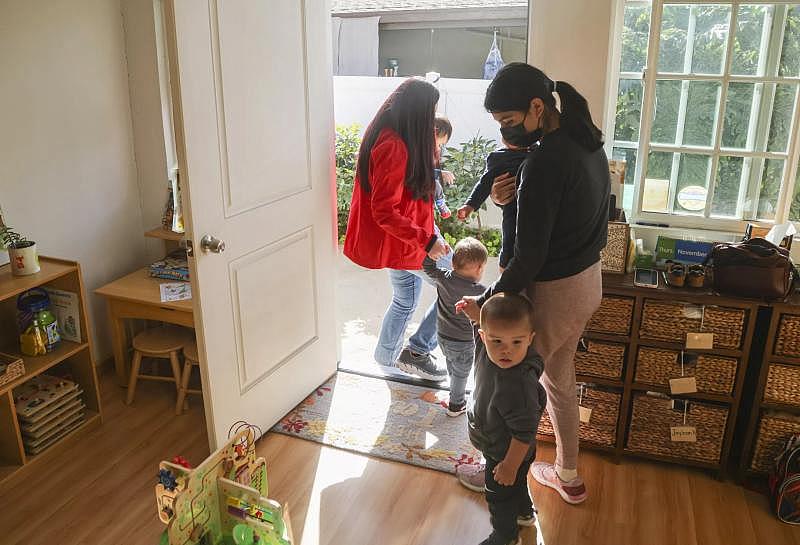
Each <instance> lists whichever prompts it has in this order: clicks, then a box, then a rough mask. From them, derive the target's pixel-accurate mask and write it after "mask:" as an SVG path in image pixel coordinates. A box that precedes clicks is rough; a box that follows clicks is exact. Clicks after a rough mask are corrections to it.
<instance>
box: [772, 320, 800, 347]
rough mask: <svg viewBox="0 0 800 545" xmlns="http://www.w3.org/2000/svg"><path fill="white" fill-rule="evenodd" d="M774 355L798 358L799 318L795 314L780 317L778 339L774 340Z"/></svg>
mask: <svg viewBox="0 0 800 545" xmlns="http://www.w3.org/2000/svg"><path fill="white" fill-rule="evenodd" d="M775 354H777V355H778V356H789V357H794V358H796V357H800V316H798V315H796V314H783V315H781V322H780V325H779V326H778V338H777V339H776V340H775Z"/></svg>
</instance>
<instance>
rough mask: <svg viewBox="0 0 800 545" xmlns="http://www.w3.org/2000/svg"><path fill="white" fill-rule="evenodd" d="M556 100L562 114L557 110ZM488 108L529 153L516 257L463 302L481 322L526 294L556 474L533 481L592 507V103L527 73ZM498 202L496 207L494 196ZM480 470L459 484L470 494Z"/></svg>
mask: <svg viewBox="0 0 800 545" xmlns="http://www.w3.org/2000/svg"><path fill="white" fill-rule="evenodd" d="M556 95H558V98H559V102H560V108H557V107H556V100H555V96H556ZM484 106H485V108H486V109H487V110H488V111H489V112H490V113H491V114H492V116H493V117H494V119H495V120H496V121H497V122H498V123H499V124H500V131H501V133H502V135H503V139H504V140H506V141H507V142H509V143H510V144H512V145H515V146H519V147H528V146H531V145H532V144H533V143H534V142H536V141H539V142H540V145H539V146H537V147H536V148H535V149H532V151H531V153H530V154H529V156H528V158H527V159H526V160H525V162H524V163H523V165H522V167H521V169H520V171H519V176H520V180H519V182H520V183H519V184H516V185H517V186H518V187H519V189H518V190H517V195H516V197H517V206H518V212H517V214H518V215H517V235H516V242H515V246H514V257H513V258H512V260H511V262H510V263H509V264H508V267H507V268H506V269H505V270H504V271H503V274H502V275H501V276H500V278H499V279H498V280H497V282H495V284H494V285H493V286H491V287H490V288H489V289H488V290H487V291H486V293H485V294H484V295H483V296H481V297H479V298H464V301H463V303H464V305H465V308H464V310H465V312H466V313H467V314H469V315H470V317H472V318H473V319H475V318H477V314H478V309H479V307H480V305H481V304H482V303H483V301H485V300H486V299H487V298H488V297H491V296H492V295H493V294H495V293H498V292H515V293H519V292H522V291H526V292H527V295H528V297H529V298H530V299H531V302H532V303H533V307H534V313H535V322H534V326H535V330H536V337H535V339H534V347H535V348H536V350H537V351H538V352H539V354H540V355H541V356H542V358H543V359H544V365H545V370H544V375H543V376H542V384H543V385H544V387H545V390H546V391H547V398H548V401H547V408H548V413H549V415H550V418H551V420H552V422H553V429H554V430H555V435H556V460H555V464H554V465H552V464H544V463H536V464H534V465H533V466H531V473H532V474H533V476H534V478H535V479H536V480H537V481H539V482H540V483H542V484H544V485H545V486H549V487H550V488H553V489H555V490H556V491H557V492H558V493H559V494H560V495H561V497H562V498H563V499H564V500H565V501H567V502H568V503H581V502H583V501H584V500H585V499H586V487H585V486H584V484H583V481H582V480H581V478H580V477H579V476H578V472H577V462H578V423H579V418H578V400H577V395H576V392H575V363H574V361H573V359H574V357H575V349H576V346H577V344H578V341H579V339H580V338H581V336H582V334H583V330H584V328H585V327H586V324H587V322H588V321H589V319H590V318H591V316H592V314H593V313H594V311H595V310H597V308H598V307H599V305H600V300H601V298H602V289H603V287H602V276H601V271H600V250H601V249H602V248H603V247H604V246H605V244H606V232H607V225H608V200H609V193H610V181H609V173H608V159H607V158H606V154H605V152H604V150H603V135H602V133H601V132H600V129H598V128H597V127H596V126H595V125H594V123H593V122H592V118H591V115H590V114H589V108H588V105H587V103H586V99H585V98H584V97H583V96H582V95H581V94H580V93H578V91H576V90H575V88H574V87H572V86H571V85H570V84H568V83H565V82H563V81H553V80H551V79H550V78H548V77H547V76H546V75H545V74H544V72H542V71H541V70H539V69H537V68H534V67H533V66H530V65H528V64H525V63H511V64H508V65H506V66H505V67H503V68H502V69H501V70H500V72H498V74H497V76H496V77H495V79H494V80H493V81H492V83H491V84H490V85H489V87H488V89H487V90H486V99H485V101H484ZM494 185H495V188H496V189H497V188H499V191H494V192H493V196H494V197H495V200H496V201H497V202H498V204H505V203H506V202H509V201H511V200H512V199H513V196H514V187H515V180H514V179H513V177H512V176H511V175H504V176H500V177H498V178H497V179H496V180H495V184H494ZM498 194H499V195H500V197H499V198H498V197H497V195H498ZM481 477H482V474H481V472H480V470H479V469H477V470H476V469H475V468H464V469H463V470H462V471H461V472H459V479H460V480H461V481H462V483H464V484H465V485H467V486H469V487H470V488H473V487H474V486H475V485H476V484H477V483H478V481H480V480H481Z"/></svg>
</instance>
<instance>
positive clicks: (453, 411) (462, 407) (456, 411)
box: [447, 401, 467, 417]
mask: <svg viewBox="0 0 800 545" xmlns="http://www.w3.org/2000/svg"><path fill="white" fill-rule="evenodd" d="M465 412H467V402H466V401H462V402H461V403H459V404H458V405H456V404H454V403H449V402H448V403H447V416H453V417H455V416H461V415H462V414H464V413H465Z"/></svg>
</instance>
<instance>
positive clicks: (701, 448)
mask: <svg viewBox="0 0 800 545" xmlns="http://www.w3.org/2000/svg"><path fill="white" fill-rule="evenodd" d="M671 401H672V400H671V399H670V398H668V397H666V396H655V395H652V394H646V393H640V394H636V395H635V396H634V398H633V411H632V414H631V423H630V429H629V431H628V443H627V447H628V449H630V450H632V451H634V452H642V453H646V454H653V455H656V456H667V457H670V458H683V459H688V460H694V461H697V462H705V463H710V464H715V463H719V460H720V454H721V452H722V441H723V438H724V437H725V424H726V423H727V421H728V409H727V407H723V406H718V405H712V404H710V403H701V402H699V401H689V402H688V403H689V407H688V408H687V410H686V423H685V424H684V411H683V410H675V409H672V404H671ZM684 425H686V426H694V427H695V428H696V429H697V442H696V443H678V442H673V441H672V440H671V435H670V427H671V426H684Z"/></svg>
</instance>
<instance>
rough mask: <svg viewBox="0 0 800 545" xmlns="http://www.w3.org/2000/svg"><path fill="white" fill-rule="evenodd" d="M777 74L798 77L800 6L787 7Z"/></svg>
mask: <svg viewBox="0 0 800 545" xmlns="http://www.w3.org/2000/svg"><path fill="white" fill-rule="evenodd" d="M778 74H779V75H781V76H787V77H788V76H792V77H797V76H800V5H795V6H788V9H787V12H786V25H785V26H784V33H783V47H782V49H781V62H780V67H779V68H778Z"/></svg>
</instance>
